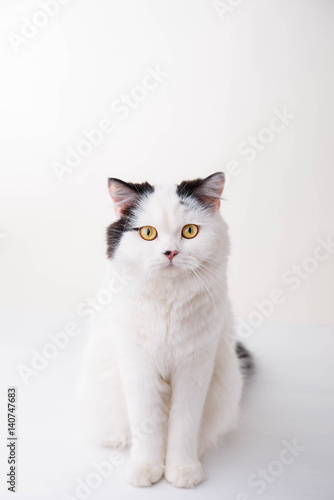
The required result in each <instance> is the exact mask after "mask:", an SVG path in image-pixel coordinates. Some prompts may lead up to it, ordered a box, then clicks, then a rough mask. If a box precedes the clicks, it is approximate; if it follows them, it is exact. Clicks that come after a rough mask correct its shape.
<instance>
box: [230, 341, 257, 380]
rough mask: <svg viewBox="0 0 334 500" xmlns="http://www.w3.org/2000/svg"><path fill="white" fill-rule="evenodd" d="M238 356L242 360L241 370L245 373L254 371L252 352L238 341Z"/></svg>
mask: <svg viewBox="0 0 334 500" xmlns="http://www.w3.org/2000/svg"><path fill="white" fill-rule="evenodd" d="M235 349H236V353H237V356H238V358H239V360H240V366H241V371H242V372H243V373H244V374H245V375H249V374H251V373H253V371H254V359H253V356H252V355H251V353H250V352H249V351H248V349H246V347H245V346H244V345H243V344H241V342H237V343H236V345H235Z"/></svg>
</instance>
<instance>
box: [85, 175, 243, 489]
mask: <svg viewBox="0 0 334 500" xmlns="http://www.w3.org/2000/svg"><path fill="white" fill-rule="evenodd" d="M223 182H224V177H223V174H214V175H213V176H210V177H209V178H208V179H205V180H203V181H200V180H197V181H193V182H188V183H183V184H181V185H180V186H178V187H176V186H168V187H163V186H162V187H156V188H152V187H151V186H150V185H148V184H144V185H132V184H125V183H123V182H121V181H118V180H114V179H112V180H110V191H111V196H112V198H113V200H114V202H115V207H116V212H117V213H118V215H119V216H120V218H119V219H118V221H117V222H116V223H114V224H112V225H111V226H110V227H109V228H108V245H109V246H108V255H109V257H110V272H111V273H113V272H115V271H116V272H117V273H119V274H121V275H122V274H123V275H124V276H126V278H125V279H123V283H124V284H123V285H122V286H121V287H118V288H117V289H115V291H114V292H115V293H114V295H113V299H112V301H111V303H110V305H108V306H106V307H105V308H104V311H103V312H101V314H100V317H99V319H98V320H97V322H96V324H95V326H94V328H93V331H92V334H91V337H90V340H89V342H88V346H87V349H86V354H85V362H84V370H83V375H84V377H83V386H84V396H85V400H86V403H87V405H86V410H85V416H86V418H87V420H88V423H89V425H90V428H91V430H92V433H91V437H92V439H93V440H94V441H95V442H98V443H101V444H105V445H109V446H125V445H127V444H130V445H131V456H130V460H129V464H128V467H127V473H126V475H127V480H128V481H129V482H130V483H132V484H135V485H141V486H148V485H150V484H152V483H154V482H156V481H157V480H159V479H160V477H161V476H162V475H163V473H164V474H165V477H166V479H167V480H168V481H169V482H171V483H172V484H174V485H175V486H180V487H192V486H194V485H196V484H197V483H199V482H200V481H201V480H202V479H203V471H202V466H201V464H200V461H199V457H200V455H201V454H202V453H203V451H204V450H205V449H206V447H207V446H209V445H210V444H214V443H216V442H217V440H218V437H219V436H221V435H223V434H224V433H226V432H228V431H229V430H230V429H232V428H233V427H234V426H235V424H236V422H237V418H238V409H239V402H240V397H241V392H242V386H243V379H242V370H241V365H240V362H239V359H238V356H237V353H236V344H235V340H234V338H233V318H232V313H231V307H230V303H229V300H228V297H227V295H226V264H227V257H228V253H229V252H228V250H229V243H228V235H227V227H226V224H225V222H224V221H223V219H222V218H221V216H220V214H219V210H218V209H219V197H220V195H221V193H222V189H223ZM189 226H190V228H189ZM147 227H148V228H150V229H146V228H147ZM140 228H145V230H144V233H142V231H140ZM185 228H186V229H185ZM141 234H142V236H141ZM194 234H195V236H194ZM145 240H146V241H145ZM239 349H240V346H239ZM239 354H240V353H239ZM243 355H244V356H246V358H247V352H245V351H244V352H243ZM247 359H249V358H247Z"/></svg>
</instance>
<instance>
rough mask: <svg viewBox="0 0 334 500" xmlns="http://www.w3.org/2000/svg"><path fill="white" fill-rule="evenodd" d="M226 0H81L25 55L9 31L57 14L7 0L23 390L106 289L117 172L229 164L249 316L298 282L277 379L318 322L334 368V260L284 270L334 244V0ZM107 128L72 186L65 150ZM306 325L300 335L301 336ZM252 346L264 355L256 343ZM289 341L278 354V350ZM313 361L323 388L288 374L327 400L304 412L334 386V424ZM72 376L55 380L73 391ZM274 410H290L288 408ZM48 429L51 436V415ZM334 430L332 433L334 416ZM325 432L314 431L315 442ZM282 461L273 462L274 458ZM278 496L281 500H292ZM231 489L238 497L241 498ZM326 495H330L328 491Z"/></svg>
mask: <svg viewBox="0 0 334 500" xmlns="http://www.w3.org/2000/svg"><path fill="white" fill-rule="evenodd" d="M225 5H229V10H228V11H227V12H226V14H225V15H223V16H219V15H218V12H217V9H215V8H214V6H213V2H212V1H211V0H182V1H180V0H178V1H177V0H168V1H167V0H155V1H154V0H145V1H144V0H122V1H121V0H111V1H110V0H109V1H107V0H98V1H95V2H93V1H88V0H81V1H79V0H70V1H69V2H68V4H67V5H62V6H61V7H60V9H59V12H58V13H57V14H56V15H55V16H54V18H52V19H50V20H49V21H48V22H47V24H46V25H45V26H44V27H43V28H40V29H38V30H37V33H36V34H35V36H34V37H33V38H32V39H30V40H28V41H27V43H24V44H22V45H20V46H19V50H18V51H15V50H14V48H13V45H12V44H11V42H10V40H9V37H8V36H9V34H10V33H16V34H20V33H21V30H22V25H23V23H24V21H23V18H24V17H26V18H27V19H30V20H31V19H33V17H34V15H35V14H36V12H38V11H40V10H41V8H40V7H39V5H38V2H32V1H24V2H12V1H9V0H7V1H6V0H1V2H0V9H1V11H0V34H1V42H0V56H1V78H0V89H1V91H0V108H1V112H0V135H1V148H0V160H1V161H0V176H1V178H0V199H1V202H0V203H1V212H0V276H1V290H0V300H1V310H2V313H3V316H2V317H3V327H2V329H1V336H2V345H3V356H4V358H6V360H7V362H10V360H11V359H12V362H10V368H8V366H7V365H6V367H7V368H8V369H7V371H6V378H5V379H3V381H4V383H5V387H7V385H8V384H12V383H15V381H16V380H17V384H18V385H19V384H21V381H20V379H18V378H17V377H18V375H17V364H18V363H28V362H29V359H30V354H29V352H30V351H29V349H31V348H38V349H41V348H42V346H43V345H44V344H45V343H46V342H47V341H48V337H47V334H48V333H49V332H55V331H57V330H61V329H62V328H63V327H64V325H65V324H66V322H67V321H68V319H69V318H72V319H73V317H74V318H76V308H77V306H78V304H80V303H82V301H85V300H86V299H87V297H90V296H93V295H94V293H96V290H97V289H98V287H99V283H100V280H101V277H102V276H103V273H104V269H105V227H106V226H107V225H108V224H109V223H110V222H111V221H112V220H113V210H112V206H111V200H110V198H109V196H108V192H107V178H108V177H111V176H113V177H120V178H122V179H124V180H128V181H133V182H140V181H144V180H148V181H149V182H151V183H157V182H173V183H176V182H180V181H182V180H184V179H190V178H196V177H199V176H201V177H202V176H205V175H209V174H211V173H213V172H215V171H218V170H219V171H220V170H223V171H226V169H227V166H228V165H229V162H231V161H234V160H235V161H237V162H238V163H239V166H240V173H239V174H238V175H236V176H234V177H231V178H230V182H229V183H228V184H227V186H226V189H225V192H224V197H225V201H224V202H223V203H222V213H223V215H224V216H225V218H226V220H227V221H228V223H229V226H230V232H231V239H232V257H231V262H230V273H229V274H230V289H231V296H232V300H233V305H234V309H235V312H236V314H237V316H239V317H243V318H245V319H247V318H248V317H249V315H250V314H251V313H252V311H254V309H256V307H255V305H254V301H263V300H265V299H268V298H269V296H270V294H271V293H272V291H273V290H274V289H280V290H282V293H283V295H284V297H285V302H284V304H282V305H279V306H276V307H274V308H273V310H272V313H271V314H270V317H269V318H268V319H269V320H270V321H271V322H273V324H278V325H281V328H282V329H281V330H277V328H280V327H278V326H277V327H275V326H269V327H268V328H269V330H268V331H272V330H270V328H274V333H273V337H272V339H273V340H272V343H271V341H270V337H268V336H267V337H266V336H264V338H265V339H266V340H265V341H264V344H263V345H266V346H267V348H268V349H267V351H268V352H267V351H266V350H265V349H264V354H265V353H266V352H267V355H268V356H269V357H268V359H272V361H273V366H276V372H275V373H276V375H275V377H277V378H279V377H280V376H281V370H282V366H284V363H285V361H284V359H283V361H282V359H278V358H280V356H282V357H283V358H284V356H286V355H287V351H289V352H290V349H292V352H296V353H298V350H299V349H301V347H300V344H299V342H297V341H296V338H298V339H300V340H301V343H302V338H303V336H302V335H301V336H300V337H299V336H298V335H300V332H303V331H304V330H303V328H306V330H305V338H307V339H308V340H307V345H308V346H309V347H308V349H306V351H305V356H306V358H307V359H309V360H310V362H311V363H312V353H313V352H318V351H317V349H320V351H319V352H320V353H321V354H319V356H320V358H319V360H318V361H319V366H322V364H323V363H325V365H326V361H325V359H327V362H328V363H329V360H330V358H325V356H326V351H327V356H330V352H332V351H331V349H332V348H333V341H332V340H331V339H333V329H332V327H331V325H332V324H333V323H334V307H333V303H334V257H333V256H332V255H329V256H328V259H327V260H324V261H323V262H320V263H319V266H318V268H317V269H316V270H315V272H312V273H307V276H306V278H305V279H301V280H300V287H299V288H298V290H296V291H291V288H290V287H289V286H287V284H286V283H283V282H282V275H283V274H284V273H286V272H287V271H289V269H291V267H292V266H293V265H299V264H301V263H302V262H303V260H304V259H305V258H308V257H310V256H312V255H313V252H314V249H315V247H316V246H317V238H319V237H320V238H324V239H327V238H328V237H329V238H331V239H332V241H333V240H334V228H333V211H334V196H333V184H334V169H333V158H334V150H333V149H334V147H333V144H334V132H333V116H334V100H333V88H334V65H333V52H334V50H333V47H334V45H333V44H334V30H333V21H334V3H333V2H332V1H330V0H317V1H311V0H290V1H287V0H285V1H284V0H271V1H270V2H269V1H266V0H244V2H236V1H234V2H233V1H232V0H231V1H230V2H229V1H228V0H226V2H225ZM222 17H223V18H222ZM10 36H11V35H10ZM157 65H158V66H159V67H160V68H161V70H162V71H165V72H166V73H169V75H168V76H166V77H165V78H164V79H163V81H162V82H161V84H159V85H158V86H157V88H156V89H155V90H153V91H151V92H149V93H148V95H147V98H146V99H145V100H144V101H143V102H141V103H140V104H138V106H137V107H136V108H135V109H132V110H131V112H130V113H129V116H128V117H127V118H126V119H124V120H122V119H121V118H120V116H119V115H117V114H115V113H113V112H112V110H111V105H112V103H113V102H114V101H115V100H116V99H120V98H121V96H122V94H128V93H130V92H131V91H132V90H133V89H134V87H135V86H137V85H140V84H141V82H142V80H143V78H144V77H145V75H146V74H147V67H151V68H155V67H156V66H157ZM284 108H285V109H286V110H287V112H288V113H289V114H291V115H294V118H293V119H292V120H291V123H290V124H289V125H288V126H286V127H285V128H284V130H282V131H281V132H280V133H275V134H274V136H273V138H272V140H271V141H270V142H269V143H268V144H266V145H265V147H264V148H263V150H261V151H258V152H257V154H256V157H255V158H254V159H253V160H252V161H248V160H247V158H248V156H247V155H245V154H241V153H240V150H239V149H238V148H239V147H240V145H241V144H242V143H243V142H244V141H247V140H248V138H249V137H250V136H258V135H259V134H261V131H262V129H263V128H264V127H268V124H269V122H270V120H271V119H272V117H273V116H274V110H275V109H279V110H283V109H284ZM105 118H110V119H112V120H113V121H114V123H115V130H114V131H113V132H112V133H111V134H106V135H105V136H104V139H103V142H102V144H101V145H99V146H96V147H94V148H93V150H92V153H91V154H90V155H89V156H87V157H86V158H84V159H83V161H82V162H81V163H80V165H78V166H77V167H76V168H75V169H74V170H73V171H72V172H71V173H67V174H65V175H64V176H63V181H62V182H60V181H59V180H58V178H57V176H56V174H55V171H54V167H53V165H54V162H61V163H64V161H65V156H66V148H67V147H72V148H75V147H76V145H77V144H78V142H79V141H80V140H82V139H83V138H84V136H83V134H82V130H83V129H87V130H91V129H93V128H96V127H97V126H98V124H99V123H100V121H101V120H102V119H105ZM321 324H322V325H323V326H322V327H320V326H319V327H318V326H317V325H321ZM289 325H290V326H289ZM293 325H294V326H293ZM303 325H306V326H303ZM325 325H328V326H325ZM264 328H265V326H264V327H260V328H259V329H258V332H259V335H263V332H264V331H265V330H264ZM324 328H325V330H326V332H325V333H324V330H323V329H324ZM275 332H276V333H275ZM292 332H295V334H296V335H297V337H294V341H293V342H291V344H290V343H289V338H290V334H292ZM296 332H297V333H296ZM275 335H276V336H275ZM280 337H281V340H280V341H279V340H278V339H279V338H280ZM258 338H260V336H259V337H258ZM261 338H262V337H261ZM275 339H276V340H275ZM282 339H283V340H282ZM284 339H285V340H284ZM249 342H250V343H251V342H253V343H254V346H255V347H256V346H257V345H258V344H259V345H261V343H260V342H259V341H258V340H254V338H252V339H250V341H249ZM276 342H278V344H277V345H278V346H279V347H277V349H278V351H277V352H279V353H280V356H278V354H277V352H276V353H273V351H272V350H271V347H272V345H276ZM321 342H325V344H321ZM12 345H13V346H16V351H15V354H13V350H12V348H11V347H10V346H12ZM286 346H287V348H286ZM289 346H290V348H289ZM258 348H259V350H260V352H262V351H261V347H258ZM13 349H14V348H13ZM69 349H70V350H69V351H68V352H67V353H64V356H65V357H64V358H60V360H62V361H61V362H63V363H64V366H65V368H64V373H68V372H67V371H66V370H70V369H72V362H73V358H72V357H71V356H75V362H76V363H77V362H78V359H79V356H78V355H77V352H78V351H77V350H76V349H75V347H73V346H72V347H71V348H69ZM294 349H295V351H294ZM262 350H263V349H262ZM303 352H304V351H303ZM290 355H291V354H290ZM270 356H272V357H273V358H270ZM307 356H308V357H307ZM322 356H324V357H322ZM297 357H298V356H297ZM58 361H59V360H58V359H57V363H58ZM276 361H277V364H276V365H275V362H276ZM57 366H58V365H57ZM266 366H268V367H269V366H270V363H269V361H268V360H267V365H266ZM326 366H327V365H326ZM328 367H329V364H328ZM313 368H314V370H315V372H316V373H314V377H315V378H314V379H313V378H312V377H310V379H309V378H308V377H307V376H306V374H308V365H307V364H303V366H300V367H298V366H295V370H294V369H293V366H292V367H290V369H289V371H288V373H289V374H290V375H291V377H293V376H294V375H295V376H296V380H295V382H292V383H291V385H292V386H294V385H293V384H296V387H297V388H296V391H297V392H298V391H299V392H302V393H303V391H306V392H307V391H308V390H311V391H313V396H312V397H311V398H310V400H309V406H307V405H306V407H305V408H304V411H303V412H302V415H305V412H306V413H308V412H309V411H311V409H312V408H313V404H314V401H315V399H316V398H317V395H319V394H320V393H321V394H323V391H325V389H324V387H327V389H326V390H327V391H328V398H329V399H328V400H327V399H326V398H327V395H326V397H325V399H324V400H323V401H322V402H321V405H323V406H321V407H320V408H319V406H318V411H319V413H318V415H322V416H323V415H324V414H326V418H328V420H327V421H328V422H331V421H333V420H334V419H333V406H332V403H330V401H332V400H333V391H332V389H333V388H332V386H329V385H328V384H329V382H328V377H329V376H330V371H328V372H327V371H323V370H320V372H319V367H318V365H315V366H314V367H313ZM300 369H302V371H301V372H300V371H299V370H300ZM303 370H304V371H303ZM61 371H62V370H58V371H57V370H55V371H54V372H52V373H54V377H55V380H57V383H59V380H60V379H59V378H58V377H59V376H60V372H61ZM74 371H75V370H74ZM71 373H72V372H71ZM301 373H304V376H301V375H300V374H301ZM43 377H44V374H41V375H40V377H39V378H37V379H36V384H37V386H36V387H37V389H36V393H35V394H36V397H37V394H38V387H39V385H38V384H39V380H41V382H42V383H41V385H40V388H42V387H44V389H45V391H46V393H45V394H49V397H50V398H51V399H52V397H53V396H52V395H50V393H49V391H48V390H47V388H48V383H49V382H48V379H47V378H43ZM275 377H274V378H275ZM321 377H322V378H321ZM332 378H333V372H332ZM62 380H63V381H64V384H65V380H64V379H62ZM312 380H316V382H314V384H313V385H312ZM262 383H263V382H262ZM299 383H300V385H298V384H299ZM43 384H44V385H43ZM71 384H72V379H71ZM303 384H304V385H303ZM310 384H311V386H312V388H311V389H310ZM260 385H261V384H260ZM73 386H74V382H73ZM288 386H289V384H288V381H286V387H288ZM60 387H62V386H60ZM64 387H65V386H64ZM71 387H72V386H71ZM329 389H331V391H330V390H329ZM24 390H26V389H25V388H24V387H23V386H22V392H23V391H24ZM31 390H32V389H31ZM253 390H254V391H256V388H255V389H253ZM268 391H269V393H268ZM280 391H283V388H282V387H281V389H280ZM51 392H52V391H51ZM29 394H30V393H29V390H28V392H27V393H26V398H27V399H26V400H27V402H28V401H29V397H28V395H29ZM59 394H62V393H61V390H60V392H59ZM263 394H265V395H267V396H268V394H270V389H269V387H267V388H266V389H265V390H264V393H261V391H260V393H257V395H256V401H257V402H258V404H259V406H260V407H261V402H263V399H262V396H263ZM326 394H327V393H326ZM268 397H269V396H268ZM282 397H283V396H282ZM290 397H291V398H292V399H293V395H290ZM22 398H24V396H22ZM314 398H315V399H314ZM283 399H284V398H283ZM56 400H57V399H56ZM57 401H58V400H57ZM60 401H61V399H59V404H60V405H61V402H60ZM317 401H318V400H317ZM275 403H278V401H277V400H275V401H273V405H274V404H275ZM280 403H282V401H281V402H280ZM318 404H319V402H318V403H317V405H318ZM273 407H275V406H273ZM252 408H254V405H253V406H252ZM275 408H276V415H280V406H279V405H278V406H277V407H275ZM299 409H300V407H299ZM259 411H260V410H259ZM284 411H286V412H288V408H287V407H285V410H284ZM254 412H255V414H256V411H255V410H254ZM283 413H284V412H283ZM283 413H282V414H283ZM287 414H288V413H287ZM267 417H268V419H270V415H267ZM290 417H291V415H290ZM290 417H288V416H286V418H290ZM36 418H37V417H36ZM291 418H292V420H293V419H294V417H291ZM296 418H297V417H296ZM298 418H302V417H301V415H299V417H298ZM22 419H23V417H22ZM32 420H34V419H33V418H32ZM37 420H38V419H37ZM34 421H35V424H36V419H35V420H34ZM26 422H30V420H29V418H28V417H27V420H26ZM49 423H50V428H48V431H47V432H48V433H50V429H51V428H52V425H53V421H52V418H51V420H50V422H49ZM22 425H23V424H22ZM26 425H27V424H26ZM275 426H276V424H275ZM259 427H261V426H259ZM302 427H303V426H302ZM27 429H29V427H27ZM258 430H259V433H260V430H261V429H260V428H259V429H258ZM327 430H328V436H329V435H331V436H332V437H333V427H331V426H330V424H329V423H328V429H327ZM2 431H3V429H2ZM309 431H310V429H309V428H308V427H307V426H306V427H305V426H304V432H305V434H306V435H308V433H309ZM27 432H28V433H29V431H27ZM289 432H290V431H289ZM330 433H332V434H330ZM48 435H49V434H48ZM278 435H279V436H281V438H282V439H284V438H285V437H288V436H287V435H286V434H284V433H281V434H280V432H279V431H278ZM259 436H260V434H259ZM293 436H294V437H296V433H295V434H293ZM313 437H314V436H313ZM314 439H315V437H314ZM231 443H232V442H231ZM231 443H230V446H232V444H231ZM278 446H279V445H278ZM245 454H246V455H245V456H248V455H247V452H245ZM250 455H251V454H250ZM27 456H28V455H27ZM274 457H275V454H274V452H272V453H269V454H268V456H266V458H264V461H267V462H268V461H270V460H272V459H273V458H274ZM22 460H23V459H22ZM211 460H212V458H211ZM322 460H323V461H324V463H325V462H326V460H325V459H324V457H322ZM331 460H332V461H333V455H332V457H331ZM326 463H327V462H326ZM4 467H5V465H4ZM307 467H309V469H308V468H307ZM307 467H306V469H305V470H304V473H303V477H305V475H306V476H307V474H309V473H310V471H311V472H312V471H313V472H314V467H313V465H308V466H307ZM312 467H313V469H312ZM22 473H23V472H22ZM319 474H320V475H321V472H319ZM317 477H318V476H317ZM328 479H329V478H328V477H327V480H328ZM239 480H240V479H238V477H236V481H239ZM301 483H302V481H301V482H299V483H298V484H301ZM39 487H40V486H38V485H37V486H36V488H37V489H36V490H35V492H36V491H39V490H38V488H39ZM166 488H167V486H166ZM127 491H128V492H129V491H130V492H131V491H132V490H127ZM173 491H174V490H173ZM231 491H232V490H231ZM282 491H284V486H283V490H282ZM296 491H297V492H298V488H297V490H296ZM305 491H306V490H305ZM305 491H304V490H303V487H302V486H301V490H300V491H299V493H300V494H301V492H303V494H304V496H300V498H306V496H305ZM314 491H316V488H315V490H314ZM24 492H25V491H21V493H22V494H23V493H24ZM168 492H169V490H168V491H167V490H166V494H167V493H168ZM128 494H129V493H128ZM142 494H144V495H145V492H144V493H142ZM271 494H272V495H273V496H272V497H270V493H268V495H269V496H268V497H267V498H268V499H269V498H283V497H284V498H287V497H286V496H284V495H283V493H282V492H281V493H280V495H283V496H279V495H278V496H277V497H275V496H274V494H273V490H272V493H271ZM133 495H134V493H133ZM221 495H223V490H221ZM231 495H232V493H230V496H229V497H226V498H235V496H234V497H233V496H231ZM325 495H328V496H325ZM101 498H102V497H101ZM106 498H107V497H106ZM122 498H123V497H122ZM124 498H127V496H125V497H124ZM215 498H225V497H224V496H217V497H215ZM263 498H264V497H263ZM293 498H294V500H295V499H298V498H299V497H298V496H297V493H295V496H294V497H293ZM310 498H311V497H310ZM312 498H315V496H313V497H312ZM317 498H324V499H325V498H326V499H327V498H332V497H331V496H330V490H329V484H328V483H326V485H325V486H324V490H323V496H321V495H320V496H317Z"/></svg>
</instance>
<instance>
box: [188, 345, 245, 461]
mask: <svg viewBox="0 0 334 500" xmlns="http://www.w3.org/2000/svg"><path fill="white" fill-rule="evenodd" d="M242 386H243V380H242V375H241V370H240V363H239V360H238V358H237V355H236V352H235V345H234V343H227V342H224V341H223V340H222V341H221V342H220V344H219V346H218V349H217V355H216V359H215V366H214V371H213V375H212V379H211V382H210V386H209V390H208V394H207V398H206V401H205V405H204V409H203V417H202V422H201V429H200V436H199V448H198V449H199V456H201V455H202V454H203V452H204V451H205V449H206V448H208V447H209V446H211V445H215V444H217V441H218V439H219V437H220V436H223V435H224V434H226V433H227V432H229V431H231V430H233V429H235V428H236V427H237V424H238V418H239V404H240V399H241V393H242Z"/></svg>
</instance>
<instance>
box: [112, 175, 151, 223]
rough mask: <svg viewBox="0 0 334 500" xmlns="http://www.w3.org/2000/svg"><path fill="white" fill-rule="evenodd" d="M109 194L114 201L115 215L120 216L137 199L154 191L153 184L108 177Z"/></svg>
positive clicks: (136, 201) (135, 202)
mask: <svg viewBox="0 0 334 500" xmlns="http://www.w3.org/2000/svg"><path fill="white" fill-rule="evenodd" d="M108 187H109V193H110V196H111V198H112V200H113V202H114V209H115V213H116V215H117V216H119V217H122V216H124V215H125V214H126V210H127V209H129V208H132V207H134V206H135V205H136V204H137V203H138V201H139V199H140V198H141V197H142V196H144V195H147V194H149V193H151V192H152V191H154V188H153V186H151V185H150V184H148V182H145V183H143V184H133V183H131V182H124V181H121V180H120V179H114V178H111V179H108Z"/></svg>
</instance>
